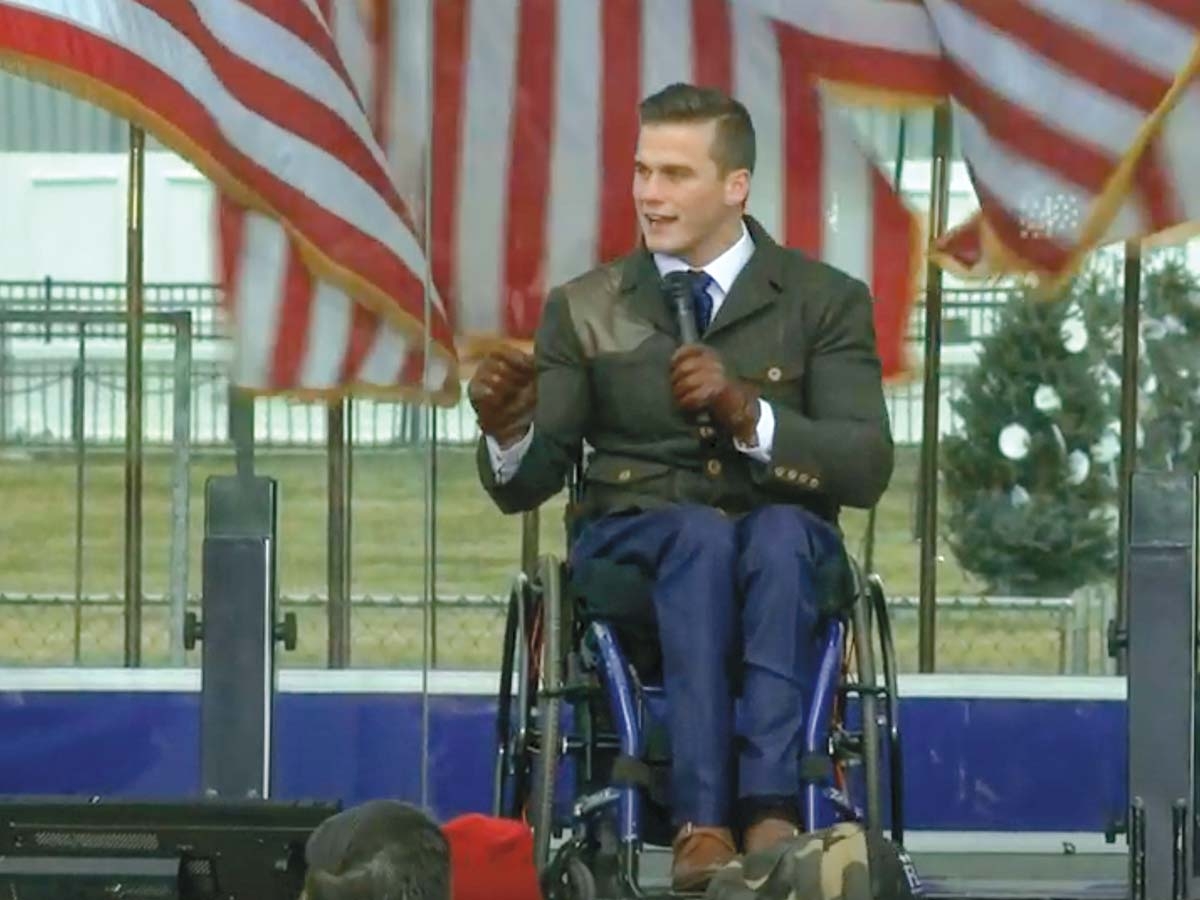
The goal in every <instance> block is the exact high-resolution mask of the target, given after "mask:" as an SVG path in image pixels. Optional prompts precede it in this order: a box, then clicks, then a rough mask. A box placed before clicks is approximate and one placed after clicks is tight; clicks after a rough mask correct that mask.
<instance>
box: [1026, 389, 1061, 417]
mask: <svg viewBox="0 0 1200 900" xmlns="http://www.w3.org/2000/svg"><path fill="white" fill-rule="evenodd" d="M1033 405H1034V406H1035V407H1037V410H1038V412H1044V413H1046V414H1047V415H1049V414H1050V413H1056V412H1058V411H1059V410H1060V409H1062V397H1060V396H1059V394H1058V391H1056V390H1055V389H1054V388H1053V387H1051V386H1050V385H1048V384H1039V385H1038V387H1037V390H1036V391H1034V392H1033Z"/></svg>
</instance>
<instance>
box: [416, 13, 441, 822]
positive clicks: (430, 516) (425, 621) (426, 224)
mask: <svg viewBox="0 0 1200 900" xmlns="http://www.w3.org/2000/svg"><path fill="white" fill-rule="evenodd" d="M421 8H422V9H423V10H424V13H425V17H426V18H425V23H424V24H425V85H424V87H425V167H424V172H423V175H424V184H423V185H422V188H423V190H424V200H425V208H424V209H423V210H421V215H422V234H421V243H422V245H423V249H424V252H425V259H424V268H423V280H422V297H423V299H424V301H425V303H424V314H425V331H424V334H423V335H422V337H423V339H424V341H423V347H422V349H423V355H422V370H421V389H422V391H424V390H426V389H427V388H428V384H429V366H430V364H431V361H432V358H433V340H432V338H431V335H432V333H433V272H432V265H433V254H432V249H433V248H432V246H431V243H430V242H431V237H430V235H431V231H432V228H433V103H434V93H433V78H434V69H433V47H434V40H435V28H434V15H435V11H434V9H435V5H434V3H433V2H428V3H423V4H421ZM424 408H425V410H426V413H427V415H428V419H427V422H428V423H429V427H428V428H427V429H425V431H426V435H427V438H426V440H427V441H428V444H427V447H426V459H425V463H426V465H425V479H424V481H425V484H424V488H425V521H424V529H423V532H424V536H425V548H424V550H425V553H424V566H423V567H422V572H423V575H424V579H423V580H424V584H423V591H422V593H423V594H424V598H423V599H424V602H423V603H422V604H421V793H420V797H421V805H422V806H424V807H428V806H429V737H430V735H429V724H430V705H429V669H430V667H431V665H432V664H433V663H434V653H435V652H436V641H437V633H436V631H435V630H434V629H435V627H436V624H435V620H434V616H435V615H436V610H435V609H434V605H433V604H434V603H435V602H436V600H435V597H436V593H437V582H436V580H435V579H436V575H437V571H436V566H437V560H436V558H435V557H436V555H437V540H436V534H435V531H434V529H435V528H436V527H437V507H436V501H437V452H436V451H437V444H436V430H435V426H436V425H437V416H436V411H435V409H434V406H433V404H432V403H431V402H429V401H428V400H425V401H424Z"/></svg>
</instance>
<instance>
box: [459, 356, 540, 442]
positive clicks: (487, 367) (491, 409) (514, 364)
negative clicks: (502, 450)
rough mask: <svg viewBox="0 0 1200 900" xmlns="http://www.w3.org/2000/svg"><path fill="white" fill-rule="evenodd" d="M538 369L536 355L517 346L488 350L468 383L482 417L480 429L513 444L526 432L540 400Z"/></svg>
mask: <svg viewBox="0 0 1200 900" xmlns="http://www.w3.org/2000/svg"><path fill="white" fill-rule="evenodd" d="M536 378H537V371H536V369H535V368H534V364H533V357H532V356H530V355H529V354H528V353H525V352H523V351H521V350H518V349H517V348H516V347H508V346H504V345H502V346H500V347H497V348H496V349H495V350H493V351H491V352H490V353H488V355H487V356H486V357H484V359H483V361H482V362H481V363H480V364H479V367H478V368H477V369H476V370H475V374H474V375H472V376H471V381H470V383H469V384H468V385H467V397H468V398H469V399H470V401H471V406H472V407H474V409H475V415H476V416H477V417H478V419H479V430H480V431H482V432H483V433H484V434H486V435H489V436H490V437H493V438H495V439H496V441H497V443H499V444H500V446H501V447H510V446H512V445H513V444H515V443H516V442H517V441H519V440H520V439H521V438H522V437H524V436H525V432H527V431H528V430H529V425H530V423H532V422H533V409H534V406H536V404H537V380H536Z"/></svg>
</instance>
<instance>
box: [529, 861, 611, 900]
mask: <svg viewBox="0 0 1200 900" xmlns="http://www.w3.org/2000/svg"><path fill="white" fill-rule="evenodd" d="M541 888H542V896H543V897H544V898H546V900H596V897H597V891H596V878H595V876H594V875H592V870H591V869H589V868H588V866H587V862H585V861H584V859H583V857H582V856H580V855H579V854H578V853H569V854H568V855H566V856H560V858H558V859H556V860H555V861H554V863H553V865H551V866H550V867H549V868H548V869H547V870H546V871H545V873H543V875H542V878H541Z"/></svg>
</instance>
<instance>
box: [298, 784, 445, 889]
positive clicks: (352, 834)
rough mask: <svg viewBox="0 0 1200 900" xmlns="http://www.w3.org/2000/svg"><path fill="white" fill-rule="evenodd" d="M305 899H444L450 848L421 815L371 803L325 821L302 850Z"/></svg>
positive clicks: (388, 803)
mask: <svg viewBox="0 0 1200 900" xmlns="http://www.w3.org/2000/svg"><path fill="white" fill-rule="evenodd" d="M305 855H306V857H307V860H308V874H307V877H306V878H305V882H304V896H305V898H306V900H450V845H449V842H448V841H447V840H446V836H445V835H444V834H442V830H441V829H440V828H439V827H438V826H437V824H436V823H435V822H434V821H433V820H432V819H431V818H429V817H428V816H427V815H426V814H425V813H423V812H422V811H421V810H418V809H417V808H415V807H413V806H410V805H408V804H404V803H398V802H396V801H390V800H374V801H370V802H368V803H365V804H363V805H362V806H360V807H355V808H353V809H349V810H346V811H345V812H342V813H339V814H338V815H336V816H334V817H333V818H331V819H328V820H326V821H325V822H324V823H322V825H321V826H320V827H319V828H318V829H317V830H316V831H315V832H313V835H312V837H311V838H310V839H309V842H308V847H307V848H306V854H305Z"/></svg>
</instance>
